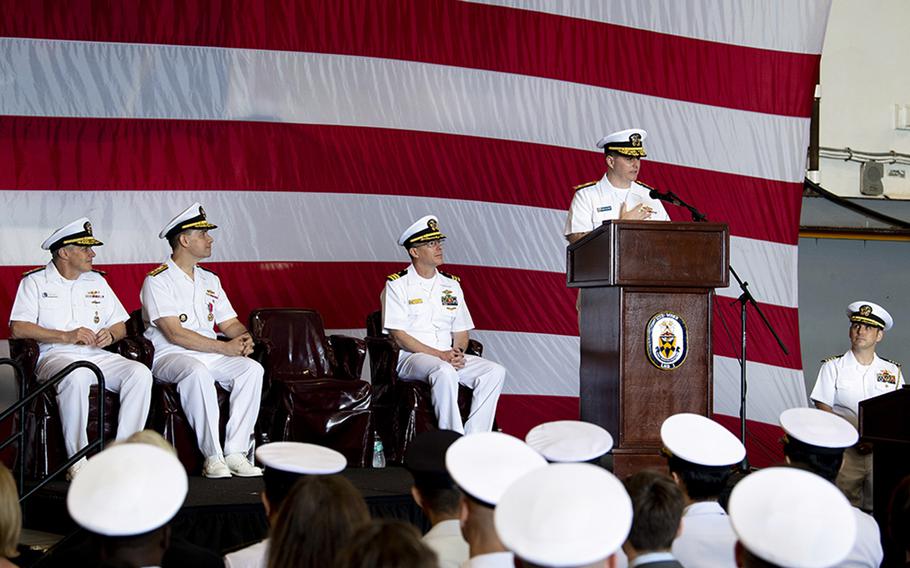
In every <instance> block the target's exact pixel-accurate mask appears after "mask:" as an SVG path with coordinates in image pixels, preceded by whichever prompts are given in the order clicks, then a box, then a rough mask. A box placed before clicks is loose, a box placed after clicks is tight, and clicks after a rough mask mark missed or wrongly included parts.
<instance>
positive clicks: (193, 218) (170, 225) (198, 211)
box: [158, 201, 218, 239]
mask: <svg viewBox="0 0 910 568" xmlns="http://www.w3.org/2000/svg"><path fill="white" fill-rule="evenodd" d="M217 228H218V225H212V224H211V223H209V222H208V221H207V220H206V218H205V209H203V208H202V205H200V204H199V202H198V201H197V202H196V203H193V204H192V205H190V206H189V207H187V208H186V209H184V210H183V211H181V212H180V213H178V214H177V215H176V216H175V217H174V218H173V219H171V220H170V221H168V222H167V225H165V226H164V228H163V229H161V232H160V233H158V238H159V239H169V238H171V236H173V235H176V234H177V233H179V232H181V231H187V230H189V229H202V230H208V229H217Z"/></svg>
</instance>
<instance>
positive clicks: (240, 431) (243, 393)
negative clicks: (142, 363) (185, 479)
mask: <svg viewBox="0 0 910 568" xmlns="http://www.w3.org/2000/svg"><path fill="white" fill-rule="evenodd" d="M152 372H153V373H154V375H155V378H156V379H158V380H160V381H163V382H166V383H176V384H177V392H178V393H179V394H180V406H182V407H183V412H184V413H185V414H186V418H187V420H188V421H189V423H190V426H191V427H192V428H193V431H194V432H195V433H196V442H197V443H198V444H199V451H201V452H202V455H203V456H205V457H207V458H208V457H212V456H223V455H230V454H236V453H244V454H245V453H247V452H248V451H249V449H250V444H251V443H252V440H253V429H254V428H255V427H256V418H257V417H258V416H259V402H260V399H261V396H262V375H263V373H264V370H263V368H262V365H260V364H259V363H257V362H256V361H254V360H252V359H250V358H248V357H229V356H227V355H219V354H217V353H202V352H199V351H190V350H188V349H181V350H179V351H169V352H167V353H165V354H163V355H160V356H159V355H156V356H155V362H154V363H153V364H152ZM215 383H218V384H219V385H221V386H222V387H224V388H225V390H228V391H230V393H231V398H230V416H229V417H228V422H227V428H226V431H225V439H224V451H223V452H222V450H221V445H220V444H219V440H218V421H219V418H220V416H219V414H220V413H219V410H218V393H217V391H216V390H215Z"/></svg>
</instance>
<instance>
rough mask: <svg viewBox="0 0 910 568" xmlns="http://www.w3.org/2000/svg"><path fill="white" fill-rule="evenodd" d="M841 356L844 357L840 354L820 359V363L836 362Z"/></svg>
mask: <svg viewBox="0 0 910 568" xmlns="http://www.w3.org/2000/svg"><path fill="white" fill-rule="evenodd" d="M843 356H844V354H843V353H841V354H840V355H832V356H830V357H825V358H824V359H822V363H829V362H831V361H836V360H837V359H840V358H841V357H843Z"/></svg>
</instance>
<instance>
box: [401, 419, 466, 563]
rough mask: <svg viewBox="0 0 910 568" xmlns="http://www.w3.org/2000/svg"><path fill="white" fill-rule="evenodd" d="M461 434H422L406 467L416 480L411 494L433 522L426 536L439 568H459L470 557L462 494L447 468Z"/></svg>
mask: <svg viewBox="0 0 910 568" xmlns="http://www.w3.org/2000/svg"><path fill="white" fill-rule="evenodd" d="M459 438H461V434H459V433H458V432H453V431H451V430H433V431H430V432H424V433H422V434H419V435H418V436H417V437H415V438H414V440H413V441H412V442H411V443H410V444H409V445H408V450H407V453H406V454H405V456H404V466H405V467H406V468H407V469H408V471H410V472H411V475H412V476H413V477H414V485H413V486H412V487H411V495H412V496H413V497H414V501H416V502H417V505H418V506H419V507H420V508H421V509H422V510H423V512H424V514H425V515H426V517H427V519H428V520H429V521H430V527H431V528H430V530H429V531H428V532H427V534H425V535H424V536H423V539H422V540H423V542H424V544H426V545H427V546H429V547H430V548H431V549H432V550H433V552H435V553H436V556H437V557H438V559H439V568H458V567H459V566H461V565H462V564H463V563H464V562H465V561H466V560H467V559H468V557H469V556H470V550H469V548H468V543H467V541H465V539H464V537H463V536H462V535H461V522H460V521H459V513H460V506H461V491H459V490H458V487H457V486H456V485H455V481H453V480H452V476H450V475H449V472H448V470H447V469H446V452H447V451H448V449H449V446H451V445H452V444H453V443H454V442H455V441H456V440H458V439H459Z"/></svg>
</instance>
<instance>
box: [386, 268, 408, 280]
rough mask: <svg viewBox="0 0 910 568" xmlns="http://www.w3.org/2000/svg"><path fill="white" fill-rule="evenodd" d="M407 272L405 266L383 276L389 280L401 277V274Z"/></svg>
mask: <svg viewBox="0 0 910 568" xmlns="http://www.w3.org/2000/svg"><path fill="white" fill-rule="evenodd" d="M407 273H408V269H407V268H405V269H404V270H401V271H398V272H396V273H395V274H389V275H388V276H386V277H385V279H386V280H388V281H389V282H391V281H392V280H398V279H399V278H401V277H402V276H404V275H405V274H407Z"/></svg>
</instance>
